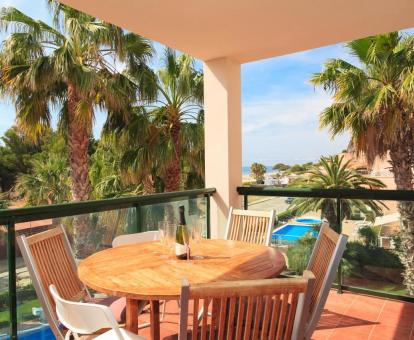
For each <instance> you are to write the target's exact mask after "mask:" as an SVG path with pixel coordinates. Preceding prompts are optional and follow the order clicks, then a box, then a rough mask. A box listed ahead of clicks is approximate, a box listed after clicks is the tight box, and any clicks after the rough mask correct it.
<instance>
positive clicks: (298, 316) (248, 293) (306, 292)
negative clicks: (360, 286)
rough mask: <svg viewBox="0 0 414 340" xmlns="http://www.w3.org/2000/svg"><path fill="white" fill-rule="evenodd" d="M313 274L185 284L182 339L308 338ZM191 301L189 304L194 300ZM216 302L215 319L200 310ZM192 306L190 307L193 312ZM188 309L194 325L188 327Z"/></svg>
mask: <svg viewBox="0 0 414 340" xmlns="http://www.w3.org/2000/svg"><path fill="white" fill-rule="evenodd" d="M313 284H314V276H313V274H312V273H311V272H309V271H306V272H305V273H304V276H303V277H302V278H292V279H268V280H247V281H228V282H217V283H210V284H200V285H189V284H188V282H187V281H186V280H183V284H182V288H181V299H180V301H181V311H180V330H179V334H178V339H179V340H188V339H190V340H197V339H200V338H201V339H219V340H224V339H228V340H233V339H236V340H241V339H280V340H290V339H300V340H301V339H303V337H304V329H305V327H304V326H305V324H306V320H307V318H308V312H309V304H310V299H311V295H312V289H313ZM190 301H192V303H191V304H190V303H189V302H190ZM211 302H212V305H213V307H212V312H211V316H209V315H208V313H204V314H203V317H202V320H201V325H199V322H198V318H197V311H198V309H199V307H201V306H203V307H204V308H205V309H206V310H207V308H208V306H209V305H210V303H211ZM190 307H191V308H190ZM189 309H191V311H190V312H191V313H192V317H191V318H190V320H191V319H192V325H191V327H190V328H189V327H188V320H189Z"/></svg>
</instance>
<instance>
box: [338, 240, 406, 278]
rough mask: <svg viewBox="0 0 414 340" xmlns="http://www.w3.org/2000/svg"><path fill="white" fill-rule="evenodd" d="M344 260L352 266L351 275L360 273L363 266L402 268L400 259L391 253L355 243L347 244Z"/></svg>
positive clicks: (379, 248)
mask: <svg viewBox="0 0 414 340" xmlns="http://www.w3.org/2000/svg"><path fill="white" fill-rule="evenodd" d="M344 258H345V260H346V261H347V262H348V263H349V264H350V266H352V272H353V273H355V272H356V273H360V272H361V271H362V268H363V266H364V265H370V266H376V267H384V268H403V266H402V264H401V261H400V259H399V258H398V256H397V255H396V254H395V253H393V252H392V251H390V250H388V249H384V248H381V247H376V246H365V245H363V244H362V243H360V242H355V241H351V242H348V243H347V246H346V250H345V253H344Z"/></svg>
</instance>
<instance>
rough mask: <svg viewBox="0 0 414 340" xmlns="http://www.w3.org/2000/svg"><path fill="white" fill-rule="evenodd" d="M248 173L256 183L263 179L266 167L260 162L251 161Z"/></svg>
mask: <svg viewBox="0 0 414 340" xmlns="http://www.w3.org/2000/svg"><path fill="white" fill-rule="evenodd" d="M250 173H251V174H252V175H253V177H254V179H255V180H256V183H260V182H262V181H263V179H264V174H265V173H266V167H265V166H264V165H263V164H260V163H253V164H252V165H251V166H250Z"/></svg>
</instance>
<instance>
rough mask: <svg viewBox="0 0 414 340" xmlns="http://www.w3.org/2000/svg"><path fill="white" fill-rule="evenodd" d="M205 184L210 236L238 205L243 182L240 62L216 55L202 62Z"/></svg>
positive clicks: (219, 233) (217, 234)
mask: <svg viewBox="0 0 414 340" xmlns="http://www.w3.org/2000/svg"><path fill="white" fill-rule="evenodd" d="M204 109H205V118H204V120H205V123H204V124H205V162H206V168H205V171H206V172H205V174H206V187H215V188H216V189H217V193H216V194H215V195H214V196H213V200H212V202H211V236H212V238H218V237H220V238H221V237H223V236H224V231H225V228H226V221H227V215H228V211H229V208H230V207H231V206H232V207H239V206H240V198H239V196H238V195H237V191H236V188H237V186H239V185H241V183H242V137H241V85H240V63H238V62H235V61H233V60H230V59H228V58H219V59H214V60H210V61H206V62H205V63H204Z"/></svg>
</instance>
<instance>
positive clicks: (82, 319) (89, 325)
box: [49, 285, 145, 340]
mask: <svg viewBox="0 0 414 340" xmlns="http://www.w3.org/2000/svg"><path fill="white" fill-rule="evenodd" d="M49 291H50V293H51V294H52V297H53V299H54V301H55V304H56V314H57V316H58V318H59V321H60V322H61V323H62V324H63V325H64V326H65V327H66V328H67V329H68V331H67V332H66V335H65V340H69V339H70V338H71V335H73V336H74V338H75V339H79V334H86V335H89V334H94V333H96V332H97V331H99V330H101V329H103V328H111V329H110V330H109V331H106V332H105V333H101V334H98V335H97V336H96V337H95V338H94V339H97V340H110V339H118V340H145V338H143V337H141V336H139V335H137V334H133V333H131V332H129V331H127V330H125V329H123V328H119V326H118V323H117V322H116V320H115V317H114V315H113V314H112V312H111V309H110V308H109V307H106V306H102V305H97V304H93V303H82V302H73V301H67V300H64V299H62V298H61V297H60V295H59V293H58V291H57V289H56V287H55V286H54V285H50V286H49Z"/></svg>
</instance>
